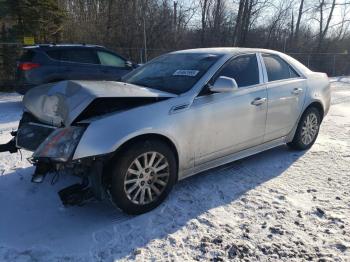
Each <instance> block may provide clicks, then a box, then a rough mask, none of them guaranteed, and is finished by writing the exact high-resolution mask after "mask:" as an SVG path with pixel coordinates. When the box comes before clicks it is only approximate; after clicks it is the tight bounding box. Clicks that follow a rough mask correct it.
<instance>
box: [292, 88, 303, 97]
mask: <svg viewBox="0 0 350 262" xmlns="http://www.w3.org/2000/svg"><path fill="white" fill-rule="evenodd" d="M301 92H303V89H302V88H297V87H296V88H294V89H293V91H292V94H294V95H299V94H300V93H301Z"/></svg>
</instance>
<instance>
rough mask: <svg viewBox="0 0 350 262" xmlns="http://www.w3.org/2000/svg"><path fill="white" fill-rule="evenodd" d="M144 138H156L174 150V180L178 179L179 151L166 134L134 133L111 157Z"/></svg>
mask: <svg viewBox="0 0 350 262" xmlns="http://www.w3.org/2000/svg"><path fill="white" fill-rule="evenodd" d="M146 140H158V141H162V142H164V143H165V144H166V145H167V146H169V148H170V149H171V150H172V151H173V152H174V156H175V160H176V169H177V172H176V181H177V180H178V170H179V153H178V149H177V147H176V145H175V143H174V142H173V141H172V140H171V139H170V138H169V137H167V136H165V135H162V134H158V133H147V134H140V135H136V136H134V137H132V138H129V139H128V140H126V141H124V142H123V143H122V144H121V145H120V146H119V147H118V148H117V149H116V150H115V151H114V152H113V154H112V159H115V158H117V157H118V155H120V154H122V153H123V152H124V151H125V150H126V149H127V148H128V147H129V146H130V145H132V144H134V143H138V142H140V141H146Z"/></svg>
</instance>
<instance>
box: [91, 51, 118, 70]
mask: <svg viewBox="0 0 350 262" xmlns="http://www.w3.org/2000/svg"><path fill="white" fill-rule="evenodd" d="M97 56H98V58H99V59H100V63H101V65H106V66H116V67H125V61H124V59H122V58H120V57H118V56H115V55H113V54H111V53H107V52H103V51H97Z"/></svg>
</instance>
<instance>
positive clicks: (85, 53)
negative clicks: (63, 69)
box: [47, 48, 99, 64]
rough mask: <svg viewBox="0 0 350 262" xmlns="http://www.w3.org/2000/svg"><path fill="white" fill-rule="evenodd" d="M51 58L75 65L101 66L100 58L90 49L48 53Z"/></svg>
mask: <svg viewBox="0 0 350 262" xmlns="http://www.w3.org/2000/svg"><path fill="white" fill-rule="evenodd" d="M47 54H48V56H49V57H51V58H53V59H56V60H61V61H67V62H74V63H83V64H99V61H98V58H97V56H96V53H95V51H94V50H89V49H78V48H74V49H63V50H52V51H47Z"/></svg>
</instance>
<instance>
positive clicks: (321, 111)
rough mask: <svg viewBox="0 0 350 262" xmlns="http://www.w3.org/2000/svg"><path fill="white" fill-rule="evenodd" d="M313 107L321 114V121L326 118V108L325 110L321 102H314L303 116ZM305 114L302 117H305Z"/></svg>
mask: <svg viewBox="0 0 350 262" xmlns="http://www.w3.org/2000/svg"><path fill="white" fill-rule="evenodd" d="M311 107H314V108H316V109H317V110H318V111H319V112H320V115H321V121H322V120H323V117H324V108H323V105H322V103H321V102H320V101H313V102H311V103H310V104H309V105H308V106H307V107H306V108H305V109H304V111H303V114H304V112H305V111H306V110H307V109H309V108H311ZM303 114H302V115H303Z"/></svg>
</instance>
